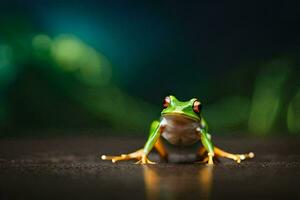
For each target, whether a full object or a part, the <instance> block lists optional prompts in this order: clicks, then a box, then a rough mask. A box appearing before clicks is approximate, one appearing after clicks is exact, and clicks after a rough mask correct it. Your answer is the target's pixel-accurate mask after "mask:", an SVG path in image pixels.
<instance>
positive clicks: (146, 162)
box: [135, 155, 156, 165]
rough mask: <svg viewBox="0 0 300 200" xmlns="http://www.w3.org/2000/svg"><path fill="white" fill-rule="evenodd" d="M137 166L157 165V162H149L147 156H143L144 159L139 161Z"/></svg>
mask: <svg viewBox="0 0 300 200" xmlns="http://www.w3.org/2000/svg"><path fill="white" fill-rule="evenodd" d="M135 164H142V165H145V164H152V165H153V164H156V163H155V162H152V161H151V160H149V159H148V158H147V156H145V155H144V156H142V158H141V159H140V160H139V161H137V162H136V163H135Z"/></svg>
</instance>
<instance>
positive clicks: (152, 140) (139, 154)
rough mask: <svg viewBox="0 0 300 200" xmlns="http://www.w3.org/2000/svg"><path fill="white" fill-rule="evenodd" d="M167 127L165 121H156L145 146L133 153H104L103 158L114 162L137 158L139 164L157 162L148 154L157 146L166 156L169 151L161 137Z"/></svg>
mask: <svg viewBox="0 0 300 200" xmlns="http://www.w3.org/2000/svg"><path fill="white" fill-rule="evenodd" d="M164 127H165V124H164V123H163V122H159V121H154V122H152V124H151V127H150V131H149V132H150V133H149V138H148V140H147V142H146V144H145V146H144V148H142V149H139V150H137V151H135V152H133V153H130V154H122V155H120V156H106V155H102V156H101V158H102V160H111V161H112V162H113V163H114V162H117V161H121V160H132V159H136V160H138V162H137V164H155V163H154V162H152V161H150V160H149V159H148V155H149V153H150V152H151V150H152V149H153V147H155V148H156V150H157V151H158V153H159V154H160V156H162V157H166V155H167V153H166V151H165V149H164V148H163V146H161V143H160V140H159V137H160V134H161V132H162V129H163V128H164Z"/></svg>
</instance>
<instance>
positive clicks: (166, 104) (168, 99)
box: [163, 97, 171, 108]
mask: <svg viewBox="0 0 300 200" xmlns="http://www.w3.org/2000/svg"><path fill="white" fill-rule="evenodd" d="M170 103H171V99H170V97H166V98H165V99H164V101H163V107H164V108H167V107H168V106H169V105H170Z"/></svg>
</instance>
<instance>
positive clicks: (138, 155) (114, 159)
mask: <svg viewBox="0 0 300 200" xmlns="http://www.w3.org/2000/svg"><path fill="white" fill-rule="evenodd" d="M154 148H155V149H156V150H157V152H158V154H159V155H160V156H161V157H162V158H163V159H167V156H168V154H167V151H166V149H165V148H164V146H163V144H162V142H161V139H160V138H158V140H157V141H156V142H155V144H154ZM143 154H144V149H143V148H142V149H139V150H137V151H135V152H132V153H129V154H121V155H119V156H107V155H102V156H101V159H102V160H111V161H112V162H113V163H115V162H117V161H121V160H134V159H136V160H140V159H141V158H142V156H143ZM148 161H149V160H148ZM149 162H151V161H149Z"/></svg>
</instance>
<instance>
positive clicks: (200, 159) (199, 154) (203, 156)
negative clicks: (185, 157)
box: [194, 147, 219, 163]
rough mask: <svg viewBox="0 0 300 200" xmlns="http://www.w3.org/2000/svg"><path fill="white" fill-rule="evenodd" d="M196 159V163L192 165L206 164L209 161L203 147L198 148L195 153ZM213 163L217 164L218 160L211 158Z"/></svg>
mask: <svg viewBox="0 0 300 200" xmlns="http://www.w3.org/2000/svg"><path fill="white" fill-rule="evenodd" d="M197 157H198V159H197V160H198V161H196V162H194V163H207V162H208V160H209V157H208V152H207V150H206V149H205V148H204V147H200V148H199V149H198V151H197ZM213 160H214V162H219V159H218V158H217V157H216V156H215V157H214V158H213Z"/></svg>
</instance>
